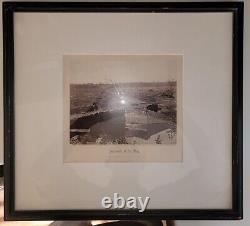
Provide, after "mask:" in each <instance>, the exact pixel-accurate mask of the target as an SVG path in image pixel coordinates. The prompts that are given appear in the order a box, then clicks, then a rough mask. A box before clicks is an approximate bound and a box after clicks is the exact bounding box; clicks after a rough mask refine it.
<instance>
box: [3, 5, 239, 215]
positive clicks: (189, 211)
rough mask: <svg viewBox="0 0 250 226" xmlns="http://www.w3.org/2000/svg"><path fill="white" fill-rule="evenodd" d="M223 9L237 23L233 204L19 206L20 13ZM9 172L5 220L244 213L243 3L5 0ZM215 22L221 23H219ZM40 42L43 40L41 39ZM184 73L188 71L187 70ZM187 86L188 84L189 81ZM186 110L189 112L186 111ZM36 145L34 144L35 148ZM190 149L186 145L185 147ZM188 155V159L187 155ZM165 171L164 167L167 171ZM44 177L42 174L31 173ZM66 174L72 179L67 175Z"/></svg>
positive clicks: (6, 153) (6, 155) (6, 164)
mask: <svg viewBox="0 0 250 226" xmlns="http://www.w3.org/2000/svg"><path fill="white" fill-rule="evenodd" d="M42 12H43V13H75V12H77V13H114V12H115V13H152V12H153V13H180V15H181V14H182V13H200V14H202V13H209V12H210V13H221V12H227V13H232V15H233V23H232V25H233V28H232V30H233V31H232V32H233V34H232V36H233V43H232V65H231V67H232V140H231V143H232V166H231V167H232V168H231V169H232V171H231V172H230V173H231V176H232V208H227V209H222V208H219V209H218V208H214V209H213V208H209V209H204V208H202V209H201V208H195V209H194V208H178V209H147V210H146V211H145V212H143V213H139V212H138V211H134V210H102V209H99V210H97V209H92V210H91V209H72V208H71V209H36V208H34V209H29V210H19V209H18V210H17V209H16V200H15V199H16V197H17V195H16V192H17V190H16V189H17V187H16V179H17V178H16V175H17V173H16V172H15V166H16V163H17V162H16V161H17V159H16V158H15V157H16V153H15V148H17V147H16V145H15V134H16V133H15V131H16V130H17V128H15V110H16V109H15V100H14V97H15V96H14V93H15V86H14V78H15V73H16V71H15V64H14V59H15V52H14V41H15V36H14V27H15V23H14V14H15V13H42ZM3 26H4V27H3V32H4V178H5V203H4V205H5V219H6V220H84V219H119V220H122V219H176V220H185V219H201V220H205V219H209V220H212V219H214V220H215V219H217V220H218V219H226V220H228V219H241V218H242V208H243V202H242V188H243V186H242V179H243V178H242V158H243V156H242V148H243V143H242V135H243V130H242V124H243V121H242V120H243V117H242V114H243V101H242V99H243V95H242V87H243V86H242V83H243V69H242V67H243V3H242V2H210V3H207V2H202V3H175V2H171V3H165V2H164V3H100V2H98V3H67V2H57V3H55V2H44V3H42V2H38V3H33V2H4V3H3ZM214 26H216V24H215V25H214ZM38 45H39V44H38ZM184 73H185V72H184ZM184 87H185V84H184ZM184 114H185V113H184ZM33 151H35V150H33ZM183 152H184V153H185V150H184V151H183ZM184 161H185V159H184ZM163 174H164V172H163ZM26 176H27V177H39V175H26ZM66 180H67V179H66Z"/></svg>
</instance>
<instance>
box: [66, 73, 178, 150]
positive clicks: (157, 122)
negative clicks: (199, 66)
mask: <svg viewBox="0 0 250 226" xmlns="http://www.w3.org/2000/svg"><path fill="white" fill-rule="evenodd" d="M152 76H153V75H152ZM166 78H167V76H166ZM156 80H157V78H156ZM176 142H177V80H175V79H173V78H171V79H169V80H167V79H166V81H150V82H149V81H143V80H142V81H136V82H115V81H113V80H107V81H106V82H99V83H98V82H96V83H77V84H74V83H71V84H70V144H72V145H79V144H81V145H86V144H100V145H105V144H158V145H161V144H169V145H171V144H176Z"/></svg>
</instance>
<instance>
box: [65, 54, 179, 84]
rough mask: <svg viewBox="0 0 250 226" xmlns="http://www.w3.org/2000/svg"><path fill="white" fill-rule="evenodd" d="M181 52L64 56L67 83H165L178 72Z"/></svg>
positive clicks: (177, 74)
mask: <svg viewBox="0 0 250 226" xmlns="http://www.w3.org/2000/svg"><path fill="white" fill-rule="evenodd" d="M182 64H183V57H182V55H64V57H63V73H64V76H67V77H68V78H69V81H70V83H76V84H81V83H112V82H114V83H122V82H167V81H173V80H177V77H178V78H180V75H181V74H182V68H183V67H182Z"/></svg>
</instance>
